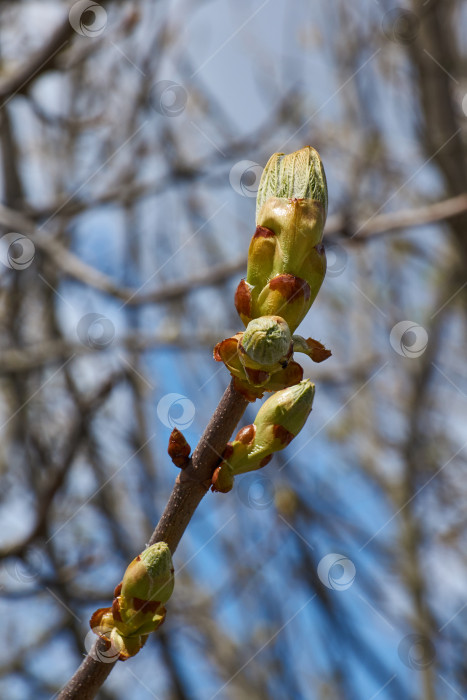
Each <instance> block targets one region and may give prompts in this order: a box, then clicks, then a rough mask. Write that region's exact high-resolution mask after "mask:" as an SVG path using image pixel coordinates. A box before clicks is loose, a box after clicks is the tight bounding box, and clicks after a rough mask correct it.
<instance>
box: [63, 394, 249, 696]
mask: <svg viewBox="0 0 467 700" xmlns="http://www.w3.org/2000/svg"><path fill="white" fill-rule="evenodd" d="M247 406H248V401H247V399H245V398H244V397H243V396H242V394H240V393H239V392H238V391H237V390H236V389H235V388H234V386H233V382H232V381H231V382H230V384H229V386H228V387H227V389H226V390H225V392H224V395H223V396H222V398H221V400H220V402H219V405H218V406H217V408H216V410H215V411H214V414H213V416H212V418H211V420H210V421H209V423H208V425H207V427H206V429H205V431H204V433H203V435H202V436H201V438H200V441H199V443H198V445H197V447H196V449H195V451H194V452H193V455H192V458H191V460H190V462H189V464H188V466H187V467H186V469H184V470H182V471H181V472H180V474H179V475H178V477H177V479H176V482H175V486H174V488H173V491H172V494H171V496H170V498H169V501H168V503H167V505H166V507H165V510H164V512H163V514H162V516H161V518H160V520H159V523H158V525H157V527H156V529H155V530H154V532H153V534H152V536H151V539H150V540H149V544H153V543H154V542H167V544H168V545H169V547H170V549H171V551H172V554H173V553H174V552H175V550H176V548H177V546H178V543H179V542H180V539H181V537H182V535H183V533H184V532H185V529H186V527H187V525H188V523H189V522H190V520H191V517H192V515H193V513H194V512H195V510H196V508H197V507H198V505H199V503H200V501H201V499H202V498H203V496H204V495H205V494H206V492H207V491H208V489H209V485H210V481H211V476H212V473H213V471H214V469H215V467H216V465H217V463H218V462H219V459H220V457H221V455H222V453H223V451H224V449H225V446H226V444H227V441H228V440H229V438H230V436H231V435H232V433H233V431H234V430H235V427H236V425H237V423H238V421H239V420H240V418H241V417H242V415H243V413H244V412H245V409H246V407H247ZM105 654H106V644H105V642H104V641H102V640H101V639H98V640H97V641H96V643H95V644H94V646H93V648H92V650H91V652H90V653H89V654H88V655H87V656H86V658H85V659H84V661H83V663H82V664H81V666H80V667H79V668H78V670H77V671H76V673H75V674H74V676H73V677H72V678H71V679H70V680H69V682H68V683H67V684H66V686H65V687H64V688H63V689H62V690H61V692H60V694H59V695H58V698H57V700H92V698H94V697H95V696H96V693H97V692H98V690H99V688H100V687H101V685H102V684H103V683H104V681H105V679H106V678H107V676H108V675H109V673H110V672H111V671H112V669H113V667H114V665H115V663H116V662H114V661H110V662H109V661H107V662H106V663H105V662H101V661H98V659H99V658H103V659H105V658H106V657H105Z"/></svg>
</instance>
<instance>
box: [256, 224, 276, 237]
mask: <svg viewBox="0 0 467 700" xmlns="http://www.w3.org/2000/svg"><path fill="white" fill-rule="evenodd" d="M275 235H276V234H275V233H274V231H271V229H270V228H266V226H257V227H256V231H255V232H254V234H253V238H274V236H275Z"/></svg>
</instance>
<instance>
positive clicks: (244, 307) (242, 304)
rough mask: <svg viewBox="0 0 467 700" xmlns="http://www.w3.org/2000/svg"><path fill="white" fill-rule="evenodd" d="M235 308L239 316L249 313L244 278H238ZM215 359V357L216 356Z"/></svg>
mask: <svg viewBox="0 0 467 700" xmlns="http://www.w3.org/2000/svg"><path fill="white" fill-rule="evenodd" d="M234 301H235V308H236V309H237V312H238V313H239V314H240V316H248V317H250V315H251V291H250V287H249V285H248V284H247V282H245V280H240V283H239V285H238V287H237V291H236V292H235V300H234ZM216 359H217V358H216Z"/></svg>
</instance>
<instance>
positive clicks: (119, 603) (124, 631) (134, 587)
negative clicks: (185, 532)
mask: <svg viewBox="0 0 467 700" xmlns="http://www.w3.org/2000/svg"><path fill="white" fill-rule="evenodd" d="M173 573H174V570H173V565H172V557H171V554H170V549H169V547H168V546H167V545H166V543H165V542H156V543H155V544H153V545H152V546H151V547H148V548H147V549H145V550H144V552H142V553H141V554H139V555H138V556H137V557H135V559H133V561H132V562H131V563H130V564H129V566H128V567H127V569H126V571H125V574H124V576H123V581H122V583H120V584H119V585H118V586H117V587H116V589H115V593H114V595H115V598H114V601H113V603H112V607H110V608H99V610H96V612H95V613H94V614H93V616H92V617H91V620H90V624H91V629H92V630H93V631H94V632H95V633H96V634H97V635H98V636H99V637H100V638H101V639H103V640H105V641H106V642H108V643H109V645H113V646H114V648H116V649H117V651H119V657H118V658H119V659H120V660H121V661H125V660H126V659H128V658H129V657H130V656H134V655H135V654H137V653H138V651H139V650H140V649H141V647H142V646H143V645H144V644H145V642H146V640H147V636H148V635H149V634H150V633H151V632H154V631H155V630H156V629H157V628H158V627H160V625H161V624H162V623H163V621H164V619H165V612H166V611H165V608H164V607H163V603H166V602H167V601H168V599H169V598H170V596H171V595H172V591H173V588H174V577H173Z"/></svg>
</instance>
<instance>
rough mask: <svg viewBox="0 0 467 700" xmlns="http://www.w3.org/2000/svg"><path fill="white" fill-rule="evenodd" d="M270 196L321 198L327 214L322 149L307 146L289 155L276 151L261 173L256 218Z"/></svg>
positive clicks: (326, 191)
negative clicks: (317, 149)
mask: <svg viewBox="0 0 467 700" xmlns="http://www.w3.org/2000/svg"><path fill="white" fill-rule="evenodd" d="M270 197H280V198H282V199H313V200H315V201H318V202H321V204H322V205H323V207H324V211H325V216H326V214H327V211H328V189H327V184H326V175H325V173H324V168H323V164H322V162H321V158H320V157H319V153H318V151H315V149H314V148H312V147H311V146H305V147H304V148H301V149H300V150H299V151H295V152H294V153H290V154H289V155H285V154H284V153H274V155H272V156H271V157H270V159H269V161H268V162H267V165H266V167H265V168H264V171H263V174H262V176H261V182H260V184H259V189H258V196H257V198H256V218H258V212H259V211H260V209H261V207H262V206H263V204H264V203H265V201H266V200H267V199H269V198H270Z"/></svg>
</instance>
